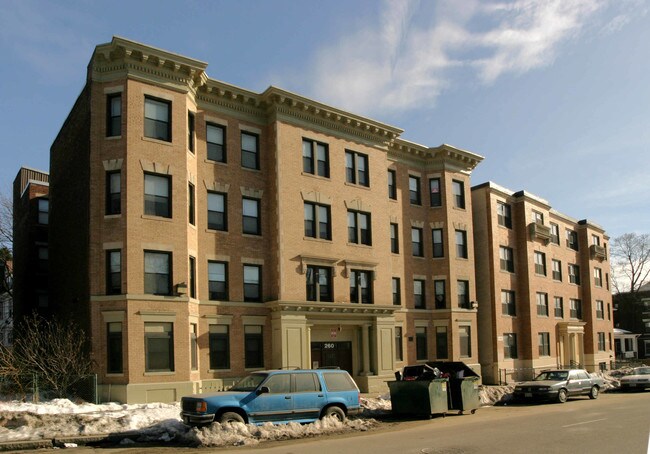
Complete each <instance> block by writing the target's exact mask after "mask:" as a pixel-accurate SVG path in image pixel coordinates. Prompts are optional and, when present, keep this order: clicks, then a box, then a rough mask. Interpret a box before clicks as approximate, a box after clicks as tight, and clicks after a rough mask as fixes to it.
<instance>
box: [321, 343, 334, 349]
mask: <svg viewBox="0 0 650 454" xmlns="http://www.w3.org/2000/svg"><path fill="white" fill-rule="evenodd" d="M335 345H336V344H335V343H334V342H325V343H323V348H335Z"/></svg>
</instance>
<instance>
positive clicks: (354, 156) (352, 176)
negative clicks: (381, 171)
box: [345, 150, 370, 186]
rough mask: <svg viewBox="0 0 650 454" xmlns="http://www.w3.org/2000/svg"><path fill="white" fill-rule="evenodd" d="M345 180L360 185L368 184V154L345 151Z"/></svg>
mask: <svg viewBox="0 0 650 454" xmlns="http://www.w3.org/2000/svg"><path fill="white" fill-rule="evenodd" d="M345 181H347V182H348V183H352V184H358V185H360V186H370V177H369V174H368V156H366V155H365V154H361V153H357V152H356V151H349V150H346V151H345Z"/></svg>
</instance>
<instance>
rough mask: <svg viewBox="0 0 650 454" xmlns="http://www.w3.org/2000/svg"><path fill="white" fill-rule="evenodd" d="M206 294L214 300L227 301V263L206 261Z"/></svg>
mask: <svg viewBox="0 0 650 454" xmlns="http://www.w3.org/2000/svg"><path fill="white" fill-rule="evenodd" d="M208 292H209V293H208V296H209V299H210V300H214V301H228V263H226V262H215V261H208Z"/></svg>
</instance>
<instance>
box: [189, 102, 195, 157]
mask: <svg viewBox="0 0 650 454" xmlns="http://www.w3.org/2000/svg"><path fill="white" fill-rule="evenodd" d="M194 132H195V131H194V114H193V113H192V112H189V111H188V112H187V149H188V150H189V151H190V152H191V153H194V146H195V140H194Z"/></svg>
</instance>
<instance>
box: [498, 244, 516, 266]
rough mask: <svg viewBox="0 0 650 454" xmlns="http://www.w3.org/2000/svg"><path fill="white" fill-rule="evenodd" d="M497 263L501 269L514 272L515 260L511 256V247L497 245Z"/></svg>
mask: <svg viewBox="0 0 650 454" xmlns="http://www.w3.org/2000/svg"><path fill="white" fill-rule="evenodd" d="M499 263H500V266H501V271H508V272H510V273H514V272H515V261H514V258H513V253H512V248H509V247H506V246H500V247H499Z"/></svg>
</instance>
